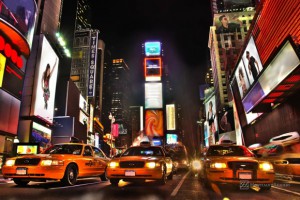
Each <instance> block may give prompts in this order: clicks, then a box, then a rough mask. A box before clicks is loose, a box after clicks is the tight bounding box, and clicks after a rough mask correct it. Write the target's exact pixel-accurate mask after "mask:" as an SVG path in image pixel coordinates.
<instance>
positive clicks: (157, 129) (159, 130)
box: [145, 110, 164, 138]
mask: <svg viewBox="0 0 300 200" xmlns="http://www.w3.org/2000/svg"><path fill="white" fill-rule="evenodd" d="M145 118H146V120H145V131H146V135H147V136H148V137H151V138H152V137H154V136H161V137H162V136H164V132H163V120H164V118H163V111H162V110H146V114H145Z"/></svg>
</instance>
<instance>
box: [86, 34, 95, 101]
mask: <svg viewBox="0 0 300 200" xmlns="http://www.w3.org/2000/svg"><path fill="white" fill-rule="evenodd" d="M90 48H91V49H90V61H89V62H90V63H89V70H88V86H87V87H88V88H87V96H88V97H93V96H95V88H96V86H95V85H96V63H97V48H98V32H92V33H91V45H90Z"/></svg>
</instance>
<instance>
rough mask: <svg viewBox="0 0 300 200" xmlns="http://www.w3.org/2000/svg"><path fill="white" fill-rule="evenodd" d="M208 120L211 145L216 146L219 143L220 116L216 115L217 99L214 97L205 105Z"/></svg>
mask: <svg viewBox="0 0 300 200" xmlns="http://www.w3.org/2000/svg"><path fill="white" fill-rule="evenodd" d="M205 111H206V120H207V123H208V127H209V130H208V134H209V145H211V144H215V143H216V141H218V135H219V133H218V130H219V129H218V115H217V113H216V99H215V96H212V97H211V98H210V99H209V100H208V101H207V102H206V103H205Z"/></svg>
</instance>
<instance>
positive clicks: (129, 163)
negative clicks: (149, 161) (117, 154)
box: [120, 161, 145, 168]
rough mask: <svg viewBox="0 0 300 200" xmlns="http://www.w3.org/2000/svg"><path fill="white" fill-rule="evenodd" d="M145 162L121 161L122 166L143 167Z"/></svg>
mask: <svg viewBox="0 0 300 200" xmlns="http://www.w3.org/2000/svg"><path fill="white" fill-rule="evenodd" d="M144 165H145V162H142V161H124V162H120V167H121V168H143V167H144Z"/></svg>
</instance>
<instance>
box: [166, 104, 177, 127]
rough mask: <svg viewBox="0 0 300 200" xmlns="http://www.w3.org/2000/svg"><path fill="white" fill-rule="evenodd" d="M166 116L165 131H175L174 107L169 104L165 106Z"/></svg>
mask: <svg viewBox="0 0 300 200" xmlns="http://www.w3.org/2000/svg"><path fill="white" fill-rule="evenodd" d="M166 114H167V130H175V129H176V125H175V121H176V120H175V105H174V104H169V105H166Z"/></svg>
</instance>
